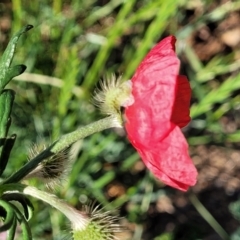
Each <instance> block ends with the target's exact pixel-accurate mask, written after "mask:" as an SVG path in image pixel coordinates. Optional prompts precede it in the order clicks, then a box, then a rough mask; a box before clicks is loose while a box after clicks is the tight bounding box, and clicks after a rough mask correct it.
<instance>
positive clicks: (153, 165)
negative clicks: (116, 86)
mask: <svg viewBox="0 0 240 240" xmlns="http://www.w3.org/2000/svg"><path fill="white" fill-rule="evenodd" d="M175 42H176V39H175V37H174V36H169V37H167V38H165V39H163V40H162V41H161V42H160V43H158V44H157V45H156V46H155V47H154V48H153V49H152V50H151V51H150V52H149V53H148V54H147V56H146V57H145V59H144V60H143V61H142V63H141V64H140V65H139V67H138V68H137V71H136V73H135V74H134V76H133V78H132V79H131V82H132V95H133V97H134V103H133V104H132V105H130V106H128V107H126V109H125V116H126V124H125V127H126V131H127V134H128V138H129V140H130V141H131V143H132V145H133V146H134V147H135V148H136V149H137V151H138V153H139V154H140V156H141V158H142V160H143V162H144V163H145V165H146V166H147V168H148V169H149V170H150V171H151V172H152V173H153V174H154V175H155V176H156V177H157V178H158V179H160V180H161V181H162V182H164V183H165V184H167V185H169V186H172V187H174V188H177V189H180V190H182V191H186V190H187V189H188V187H189V186H193V185H195V183H196V178H197V171H196V168H195V166H194V165H193V163H192V160H191V159H190V157H189V154H188V144H187V142H186V139H185V137H184V135H183V134H182V132H181V129H180V128H182V127H184V126H186V124H188V123H189V121H190V117H189V104H190V97H191V89H190V86H189V83H188V80H187V78H186V77H185V76H180V75H178V72H179V66H180V61H179V59H178V58H177V56H176V54H175Z"/></svg>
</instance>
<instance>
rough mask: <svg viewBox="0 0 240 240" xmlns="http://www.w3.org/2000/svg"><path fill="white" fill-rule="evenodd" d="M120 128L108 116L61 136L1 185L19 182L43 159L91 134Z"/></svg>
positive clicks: (116, 120)
mask: <svg viewBox="0 0 240 240" xmlns="http://www.w3.org/2000/svg"><path fill="white" fill-rule="evenodd" d="M120 126H121V123H119V120H118V119H117V118H116V117H115V116H110V117H106V118H103V119H101V120H99V121H97V122H94V123H91V124H88V125H87V126H84V127H81V128H78V129H77V130H75V131H73V132H71V133H68V134H66V135H63V136H62V137H60V138H59V139H58V140H57V141H56V142H54V143H53V144H52V145H51V146H50V147H48V148H47V149H45V150H44V151H43V152H41V153H40V154H39V155H37V156H36V157H35V158H33V159H32V160H30V161H29V162H28V163H26V164H25V165H24V166H23V167H22V168H20V169H19V170H18V171H17V172H16V173H14V174H13V175H12V176H10V177H9V178H7V179H6V180H5V181H3V182H2V184H7V183H14V182H19V181H20V180H22V179H23V178H24V177H25V176H26V175H27V174H29V173H30V172H31V171H32V170H33V169H35V168H36V167H37V166H38V164H39V163H40V162H42V161H43V160H44V159H46V158H48V157H51V156H52V155H54V154H56V153H58V152H60V151H62V150H64V149H66V148H67V147H69V146H70V145H72V144H73V143H74V142H76V141H77V140H80V139H83V138H85V137H87V136H89V135H91V134H93V133H96V132H100V131H103V130H105V129H108V128H112V127H120Z"/></svg>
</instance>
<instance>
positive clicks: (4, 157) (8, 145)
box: [0, 134, 17, 176]
mask: <svg viewBox="0 0 240 240" xmlns="http://www.w3.org/2000/svg"><path fill="white" fill-rule="evenodd" d="M16 137H17V135H16V134H13V135H12V136H11V137H9V138H6V139H5V141H4V145H3V146H2V148H1V147H0V149H1V155H0V176H1V175H2V174H3V172H4V170H5V168H6V166H7V163H8V159H9V156H10V153H11V150H12V147H13V145H14V143H15V140H16Z"/></svg>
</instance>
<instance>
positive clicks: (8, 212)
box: [0, 200, 16, 232]
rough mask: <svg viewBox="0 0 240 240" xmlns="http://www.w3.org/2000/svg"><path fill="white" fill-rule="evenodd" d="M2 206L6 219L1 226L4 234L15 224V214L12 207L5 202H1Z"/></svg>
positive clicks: (0, 230)
mask: <svg viewBox="0 0 240 240" xmlns="http://www.w3.org/2000/svg"><path fill="white" fill-rule="evenodd" d="M0 206H1V207H2V208H3V209H4V211H5V214H4V215H2V218H3V219H4V223H3V225H1V226H0V232H4V231H6V230H8V229H9V228H11V226H12V224H13V223H14V218H15V217H16V216H15V212H14V210H13V208H12V207H11V205H10V204H9V203H7V202H5V201H3V200H0Z"/></svg>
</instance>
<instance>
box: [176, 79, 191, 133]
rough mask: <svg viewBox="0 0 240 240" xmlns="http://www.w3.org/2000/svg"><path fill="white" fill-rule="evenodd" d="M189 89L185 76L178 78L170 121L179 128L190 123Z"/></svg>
mask: <svg viewBox="0 0 240 240" xmlns="http://www.w3.org/2000/svg"><path fill="white" fill-rule="evenodd" d="M190 100H191V88H190V84H189V82H188V79H187V78H186V77H185V76H178V79H177V87H176V94H175V101H174V105H173V110H172V117H171V121H172V122H173V123H175V124H176V125H178V126H179V127H180V128H182V127H184V126H186V125H187V124H188V123H189V122H190V121H191V118H190Z"/></svg>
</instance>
